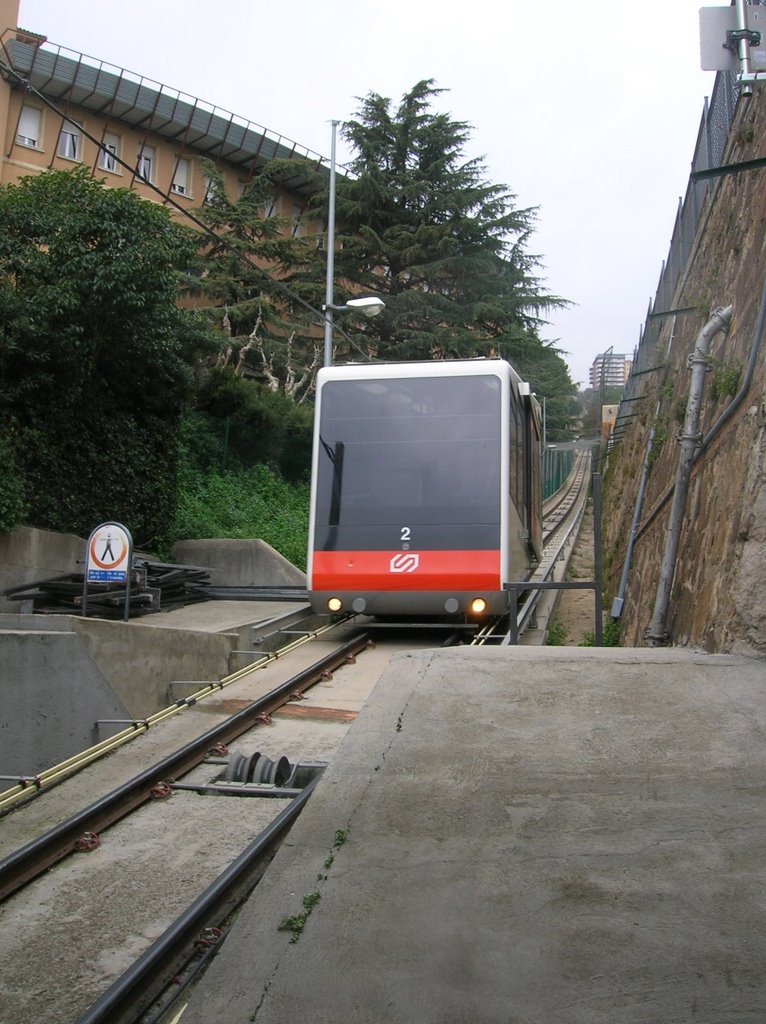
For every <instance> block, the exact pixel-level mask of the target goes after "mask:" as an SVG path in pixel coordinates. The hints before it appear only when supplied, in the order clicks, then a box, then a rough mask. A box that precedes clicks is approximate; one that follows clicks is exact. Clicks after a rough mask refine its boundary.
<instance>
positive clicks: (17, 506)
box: [0, 436, 27, 533]
mask: <svg viewBox="0 0 766 1024" xmlns="http://www.w3.org/2000/svg"><path fill="white" fill-rule="evenodd" d="M26 510H27V504H26V500H25V495H24V476H23V474H22V472H21V470H20V469H19V466H18V463H17V460H16V457H15V455H14V451H13V447H12V445H11V443H10V440H9V439H8V438H7V437H3V436H0V533H7V532H8V530H12V529H13V528H14V526H18V525H19V523H21V522H22V521H23V519H24V516H25V514H26Z"/></svg>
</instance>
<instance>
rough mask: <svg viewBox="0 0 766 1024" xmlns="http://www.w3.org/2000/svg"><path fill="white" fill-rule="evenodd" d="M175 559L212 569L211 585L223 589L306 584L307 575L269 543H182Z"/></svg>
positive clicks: (175, 549) (228, 541) (216, 541)
mask: <svg viewBox="0 0 766 1024" xmlns="http://www.w3.org/2000/svg"><path fill="white" fill-rule="evenodd" d="M173 558H174V559H175V560H176V561H177V562H180V563H181V564H183V565H198V566H201V567H204V568H205V569H208V570H210V582H211V583H212V584H214V585H215V584H218V586H222V587H279V586H298V587H299V586H305V585H306V574H305V573H303V572H301V571H300V569H296V568H295V566H294V565H293V564H292V562H288V560H287V559H286V558H285V557H284V556H283V555H280V553H279V552H278V551H275V550H274V548H273V547H271V545H270V544H267V543H266V541H265V540H230V539H224V540H216V539H213V540H182V541H178V542H177V543H176V544H174V546H173Z"/></svg>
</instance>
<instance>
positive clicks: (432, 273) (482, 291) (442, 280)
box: [336, 80, 564, 361]
mask: <svg viewBox="0 0 766 1024" xmlns="http://www.w3.org/2000/svg"><path fill="white" fill-rule="evenodd" d="M442 91H443V90H441V89H437V88H436V87H435V86H434V84H433V82H432V81H431V80H427V81H422V82H419V83H418V84H417V85H416V86H415V87H414V88H413V89H412V90H410V92H408V93H407V94H406V95H405V96H404V97H403V99H402V101H401V103H400V104H399V106H398V107H397V108H396V110H395V111H392V109H391V108H392V105H391V101H390V100H388V99H384V98H383V97H381V96H379V95H377V94H375V93H371V94H370V95H368V96H367V98H366V99H364V100H363V101H362V105H361V108H360V110H359V112H358V115H357V118H356V119H355V120H351V121H349V122H347V123H346V124H345V125H344V128H343V131H344V135H345V137H346V139H347V140H348V141H349V142H350V143H351V145H352V146H353V148H354V151H355V156H354V158H353V160H352V162H351V165H350V168H349V170H350V174H349V176H348V177H344V178H341V179H340V180H339V182H338V186H337V221H338V225H339V230H338V239H339V242H340V246H339V250H338V252H337V254H336V280H337V282H338V290H339V293H341V295H342V293H343V289H344V287H345V289H346V290H347V294H349V295H350V294H352V293H358V292H359V290H360V289H361V290H362V291H370V292H374V293H376V294H379V295H381V296H382V297H383V298H384V299H385V302H386V309H385V311H384V313H383V314H382V315H381V316H379V317H376V318H375V319H374V320H370V321H368V322H367V323H365V324H363V325H362V327H361V331H362V332H363V338H364V345H365V346H366V348H367V351H368V353H369V354H370V355H371V356H373V357H375V358H380V359H431V358H452V357H467V356H476V355H495V354H503V355H506V356H508V357H510V358H511V361H513V353H514V349H515V348H517V347H519V346H528V345H530V344H531V345H533V346H540V344H541V343H540V341H539V339H538V337H537V329H538V327H539V325H540V323H541V322H542V321H541V319H540V318H541V315H542V314H543V313H544V312H545V311H546V310H549V309H551V308H555V307H557V306H561V305H564V302H563V300H561V299H559V298H557V297H556V296H550V295H546V294H544V293H543V292H542V291H541V287H540V282H539V280H538V279H537V277H536V276H535V271H536V268H537V259H536V257H534V256H531V255H529V253H528V252H527V251H526V245H527V242H528V240H529V236H530V233H531V231H532V229H533V224H534V218H535V211H534V210H533V209H518V208H517V207H516V206H515V196H514V195H513V194H512V193H511V192H510V191H508V189H507V188H506V187H505V186H502V185H495V184H491V183H489V182H488V181H486V179H485V173H484V165H483V162H482V161H481V160H479V159H465V157H464V155H463V150H464V147H465V145H466V143H467V141H468V139H469V135H470V128H469V126H468V125H467V124H465V123H463V122H459V121H454V120H452V119H451V118H450V117H449V116H448V115H447V114H440V113H435V112H434V111H433V110H432V109H431V104H432V101H433V100H434V98H435V97H437V96H438V95H439V94H440V93H441V92H442ZM339 350H340V351H341V352H342V351H343V342H341V343H340V344H339Z"/></svg>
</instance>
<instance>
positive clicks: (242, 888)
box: [77, 776, 321, 1024]
mask: <svg viewBox="0 0 766 1024" xmlns="http://www.w3.org/2000/svg"><path fill="white" fill-rule="evenodd" d="M320 777H321V776H319V777H317V778H315V779H312V781H311V782H309V784H308V785H307V786H306V787H305V788H304V789H303V790H302V791H301V793H300V795H298V796H296V797H294V798H293V799H292V800H291V801H290V803H289V805H288V806H287V807H286V808H285V809H284V810H283V811H282V812H281V813H280V814H279V815H278V816H277V817H276V818H275V819H274V821H272V822H271V824H269V825H268V826H267V827H266V829H264V831H263V832H261V833H260V834H259V835H258V836H257V837H256V838H255V839H254V840H253V842H252V843H251V844H250V845H249V846H248V847H247V848H246V849H245V850H244V851H243V852H242V853H241V854H240V855H239V857H237V858H236V860H234V861H233V862H232V863H231V864H230V865H229V867H228V868H226V869H225V870H224V871H223V872H222V873H221V874H220V875H219V876H218V878H217V879H216V880H215V881H214V882H213V883H212V884H211V885H210V886H209V887H208V888H207V889H206V890H205V892H203V893H202V894H201V895H200V896H199V897H198V898H197V899H196V900H195V901H194V902H193V903H192V904H191V906H190V907H188V909H187V910H185V911H184V912H183V913H182V914H181V915H180V916H179V917H178V918H177V919H176V920H175V921H174V922H173V924H172V925H170V927H169V928H167V929H166V930H165V931H164V932H163V934H162V935H160V936H159V938H157V939H156V940H155V941H154V942H153V943H152V945H151V946H150V947H149V948H148V949H147V950H146V952H145V953H143V954H142V955H141V956H140V957H139V958H138V959H137V960H136V962H135V963H134V964H132V966H131V967H129V968H128V969H127V971H125V972H124V973H123V974H122V975H121V976H120V977H119V978H118V979H117V980H116V981H115V982H114V983H113V984H112V985H111V986H110V987H109V988H108V989H107V990H106V992H105V993H104V994H103V995H102V996H101V997H100V998H99V999H98V1000H96V1002H95V1003H93V1004H92V1006H91V1007H90V1008H89V1009H88V1010H87V1011H86V1012H85V1013H84V1014H82V1016H81V1017H79V1018H78V1020H77V1024H128V1022H130V1024H132V1022H133V1021H136V1020H137V1019H138V1018H139V1017H140V1015H141V1014H142V1013H144V1012H145V1011H146V1009H147V1007H148V1006H149V1005H151V1003H152V1002H153V1000H154V999H155V998H157V996H158V994H159V992H160V991H161V989H160V988H159V986H158V984H157V980H158V976H159V975H160V974H162V973H163V972H166V971H167V970H168V968H171V967H172V968H173V969H175V967H176V966H177V964H178V961H179V958H180V957H181V955H182V952H183V951H185V950H188V949H189V947H190V946H191V945H192V944H193V943H194V942H195V941H196V940H197V939H198V938H199V935H200V933H201V931H202V930H203V928H205V927H209V926H210V925H211V923H212V922H217V923H218V924H219V926H220V923H222V922H223V920H224V918H225V917H227V916H228V915H229V914H230V913H231V912H232V910H234V909H235V908H236V907H237V906H239V905H240V904H241V903H243V902H244V900H245V899H246V898H247V896H248V894H249V892H250V891H252V889H253V887H254V886H255V884H256V883H257V879H255V881H252V882H251V884H249V885H248V884H247V883H246V881H245V880H246V879H248V878H251V876H252V873H253V871H254V870H255V869H257V867H258V866H259V864H260V863H262V862H263V860H264V859H265V858H267V857H269V856H270V855H271V853H272V851H273V849H274V848H275V846H276V844H277V843H278V842H279V840H280V839H281V838H282V836H283V835H284V834H285V833H286V832H287V831H288V830H289V829H290V827H291V826H292V824H293V823H294V821H295V820H296V818H297V817H298V815H299V814H300V813H301V811H302V810H303V807H304V805H305V804H306V802H307V801H308V799H309V797H310V796H311V794H312V792H313V791H314V789H315V787H316V785H317V783H318V782H319V778H320ZM235 893H236V895H235ZM184 959H188V957H185V958H184ZM165 987H166V986H165V985H164V984H163V985H162V988H165Z"/></svg>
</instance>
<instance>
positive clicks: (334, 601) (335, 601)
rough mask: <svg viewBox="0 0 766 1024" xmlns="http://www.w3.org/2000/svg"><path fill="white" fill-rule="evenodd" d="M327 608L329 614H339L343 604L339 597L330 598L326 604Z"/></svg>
mask: <svg viewBox="0 0 766 1024" xmlns="http://www.w3.org/2000/svg"><path fill="white" fill-rule="evenodd" d="M327 607H328V609H329V610H330V611H331V612H339V611H340V610H341V608H342V607H343V602H342V601H341V599H340V598H339V597H331V598H330V600H329V601H328V602H327Z"/></svg>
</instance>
